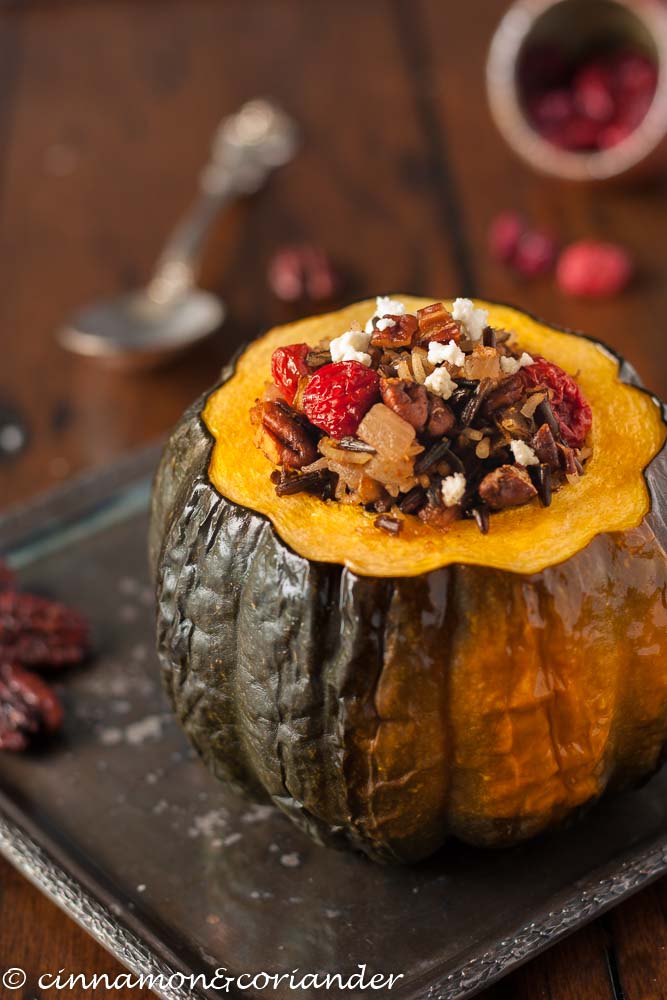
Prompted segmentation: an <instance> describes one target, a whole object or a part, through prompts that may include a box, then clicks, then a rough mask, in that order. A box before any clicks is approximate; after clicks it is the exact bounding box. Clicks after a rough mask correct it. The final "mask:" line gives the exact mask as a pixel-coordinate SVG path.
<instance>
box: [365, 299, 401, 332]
mask: <svg viewBox="0 0 667 1000" xmlns="http://www.w3.org/2000/svg"><path fill="white" fill-rule="evenodd" d="M404 315H405V305H404V304H403V302H399V300H398V299H391V298H389V296H388V295H378V296H377V298H376V299H375V312H374V313H373V315H372V316H371V318H370V319H369V321H368V323H366V333H372V332H373V320H374V319H377V318H378V317H380V321H382V319H383V318H384V317H385V316H404ZM378 326H379V324H378ZM381 329H386V327H382V328H381Z"/></svg>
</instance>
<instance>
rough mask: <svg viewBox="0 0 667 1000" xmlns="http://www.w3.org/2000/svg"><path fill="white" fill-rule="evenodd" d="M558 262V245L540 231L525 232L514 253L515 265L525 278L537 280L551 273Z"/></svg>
mask: <svg viewBox="0 0 667 1000" xmlns="http://www.w3.org/2000/svg"><path fill="white" fill-rule="evenodd" d="M555 260H556V243H555V241H554V240H553V239H552V237H551V236H549V234H548V233H544V232H541V231H540V230H538V229H535V230H528V231H527V232H525V233H524V234H523V235H522V236H521V238H520V240H519V242H518V245H517V248H516V251H515V253H514V259H513V264H514V267H515V268H516V270H517V271H518V272H519V274H520V275H522V276H523V277H524V278H536V277H537V276H538V275H540V274H545V273H546V272H547V271H550V270H551V268H552V267H553V265H554V261H555Z"/></svg>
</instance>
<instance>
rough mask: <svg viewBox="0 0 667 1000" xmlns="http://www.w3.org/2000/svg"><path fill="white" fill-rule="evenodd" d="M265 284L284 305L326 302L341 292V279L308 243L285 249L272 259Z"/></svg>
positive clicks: (324, 256)
mask: <svg viewBox="0 0 667 1000" xmlns="http://www.w3.org/2000/svg"><path fill="white" fill-rule="evenodd" d="M267 277H268V282H269V287H270V288H271V290H272V292H273V293H274V295H276V297H277V298H279V299H280V300H281V301H283V302H301V301H311V302H325V301H327V300H328V299H332V298H333V297H334V296H335V295H336V293H337V292H338V291H339V288H340V279H339V277H338V274H337V273H336V270H335V268H334V266H333V263H332V261H331V259H330V257H329V255H328V254H327V252H326V251H325V250H322V249H321V248H320V247H316V246H313V245H311V244H309V243H302V244H298V245H295V246H286V247H283V248H282V249H281V250H278V251H277V253H275V254H274V256H273V257H272V258H271V261H270V263H269V269H268V276H267Z"/></svg>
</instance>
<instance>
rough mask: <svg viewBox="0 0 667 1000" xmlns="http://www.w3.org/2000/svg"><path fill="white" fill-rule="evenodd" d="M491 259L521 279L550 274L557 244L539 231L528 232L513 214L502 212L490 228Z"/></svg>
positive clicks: (530, 230) (516, 215)
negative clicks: (512, 270)
mask: <svg viewBox="0 0 667 1000" xmlns="http://www.w3.org/2000/svg"><path fill="white" fill-rule="evenodd" d="M489 250H490V252H491V256H492V257H494V258H495V259H496V260H499V261H501V262H502V263H503V264H509V265H510V266H511V267H513V268H514V270H515V271H516V272H517V273H518V274H520V275H521V276H522V277H523V278H535V277H537V276H538V275H540V274H545V273H546V272H547V271H550V270H551V269H552V267H553V265H554V261H555V259H556V243H555V241H554V240H553V238H552V237H551V236H550V235H549V234H548V233H545V232H543V231H542V230H539V229H530V228H528V226H527V225H526V222H525V220H524V219H523V218H522V217H521V216H520V215H519V214H518V213H516V212H501V214H500V215H498V216H496V218H495V219H494V220H493V222H492V223H491V226H490V227H489Z"/></svg>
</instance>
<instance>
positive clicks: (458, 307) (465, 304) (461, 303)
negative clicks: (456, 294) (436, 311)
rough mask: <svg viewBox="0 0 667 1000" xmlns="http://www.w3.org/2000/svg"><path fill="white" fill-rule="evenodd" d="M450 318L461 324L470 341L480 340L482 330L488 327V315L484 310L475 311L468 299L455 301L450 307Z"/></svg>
mask: <svg viewBox="0 0 667 1000" xmlns="http://www.w3.org/2000/svg"><path fill="white" fill-rule="evenodd" d="M452 316H453V317H454V319H455V320H456V322H457V323H462V324H463V326H464V327H465V331H466V333H467V334H468V337H469V338H470V340H472V341H473V342H474V341H477V340H481V337H482V334H483V333H484V330H485V329H486V327H487V326H488V325H489V314H488V312H487V311H486V309H477V308H475V305H474V303H473V302H471V301H470V299H456V300H455V301H454V305H453V306H452Z"/></svg>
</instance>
